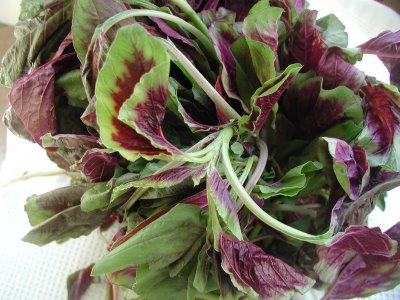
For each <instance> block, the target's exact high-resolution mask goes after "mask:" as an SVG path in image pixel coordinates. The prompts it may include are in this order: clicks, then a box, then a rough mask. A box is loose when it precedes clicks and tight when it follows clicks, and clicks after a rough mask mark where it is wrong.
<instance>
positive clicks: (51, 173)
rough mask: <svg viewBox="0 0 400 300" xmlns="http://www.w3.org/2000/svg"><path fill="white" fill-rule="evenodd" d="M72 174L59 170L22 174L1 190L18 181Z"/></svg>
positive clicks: (8, 182)
mask: <svg viewBox="0 0 400 300" xmlns="http://www.w3.org/2000/svg"><path fill="white" fill-rule="evenodd" d="M69 174H70V173H69V172H67V171H65V170H62V169H59V170H53V171H44V172H43V171H42V172H26V173H24V174H22V175H21V176H17V177H14V178H12V179H11V180H9V181H7V182H6V183H4V184H3V185H1V186H0V188H5V187H6V186H9V185H10V184H13V183H15V182H18V181H22V180H27V179H31V178H35V177H48V176H56V175H69Z"/></svg>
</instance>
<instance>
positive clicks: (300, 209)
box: [271, 204, 317, 217]
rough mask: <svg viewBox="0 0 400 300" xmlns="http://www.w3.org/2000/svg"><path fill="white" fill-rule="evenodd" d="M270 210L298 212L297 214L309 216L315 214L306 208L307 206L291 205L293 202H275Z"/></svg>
mask: <svg viewBox="0 0 400 300" xmlns="http://www.w3.org/2000/svg"><path fill="white" fill-rule="evenodd" d="M271 210H276V211H286V212H294V213H298V214H301V215H306V216H310V217H315V216H316V214H317V213H316V212H315V211H313V210H311V209H308V208H307V207H304V206H298V205H293V204H276V205H274V206H272V207H271Z"/></svg>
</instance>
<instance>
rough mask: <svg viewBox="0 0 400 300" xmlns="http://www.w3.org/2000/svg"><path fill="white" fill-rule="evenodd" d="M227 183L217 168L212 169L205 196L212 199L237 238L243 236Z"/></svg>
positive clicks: (209, 199)
mask: <svg viewBox="0 0 400 300" xmlns="http://www.w3.org/2000/svg"><path fill="white" fill-rule="evenodd" d="M228 188H229V184H228V183H227V182H226V181H224V180H223V179H222V178H221V176H220V175H219V173H218V171H217V170H215V169H214V170H212V171H211V174H210V176H209V177H208V181H207V198H208V201H213V205H214V206H215V208H216V209H217V212H218V214H219V215H220V216H221V218H222V220H224V222H225V224H226V226H227V227H228V229H229V230H230V231H231V232H232V234H233V235H235V236H236V237H237V238H240V239H241V238H243V236H242V230H241V228H240V224H239V218H238V215H237V210H236V205H235V203H234V202H233V199H232V197H231V195H230V193H229V189H228Z"/></svg>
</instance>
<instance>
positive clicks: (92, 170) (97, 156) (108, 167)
mask: <svg viewBox="0 0 400 300" xmlns="http://www.w3.org/2000/svg"><path fill="white" fill-rule="evenodd" d="M118 161H119V160H118V159H117V158H116V157H114V156H113V155H112V154H111V153H107V152H104V151H102V150H101V149H90V150H88V151H86V152H85V154H84V155H83V157H82V158H81V160H80V161H79V162H78V170H79V171H81V172H82V173H83V174H84V175H85V176H86V177H87V178H89V179H90V180H91V181H92V182H100V181H107V180H109V179H111V178H112V177H113V175H114V171H115V168H116V167H117V166H118Z"/></svg>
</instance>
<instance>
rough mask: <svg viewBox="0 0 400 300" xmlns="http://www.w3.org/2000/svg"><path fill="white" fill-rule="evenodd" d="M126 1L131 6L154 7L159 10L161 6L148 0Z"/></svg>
mask: <svg viewBox="0 0 400 300" xmlns="http://www.w3.org/2000/svg"><path fill="white" fill-rule="evenodd" d="M125 3H127V4H129V5H131V6H140V7H144V8H146V9H154V10H157V9H159V7H158V6H157V5H155V4H153V3H151V2H148V1H147V0H125Z"/></svg>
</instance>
